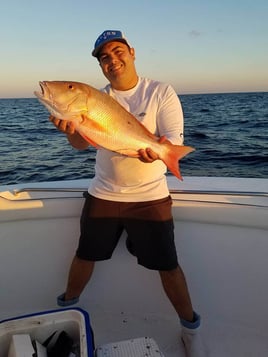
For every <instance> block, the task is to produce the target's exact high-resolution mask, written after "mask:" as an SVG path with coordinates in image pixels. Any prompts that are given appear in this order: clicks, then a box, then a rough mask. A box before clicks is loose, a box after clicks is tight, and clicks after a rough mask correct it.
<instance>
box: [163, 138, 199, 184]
mask: <svg viewBox="0 0 268 357" xmlns="http://www.w3.org/2000/svg"><path fill="white" fill-rule="evenodd" d="M192 151H195V149H194V148H192V147H191V146H183V145H182V146H180V145H172V144H169V145H168V146H167V151H166V154H165V157H164V158H163V161H164V163H165V164H166V166H167V167H168V169H169V170H170V171H171V172H172V173H173V175H175V176H176V177H178V179H179V180H181V181H182V180H183V178H182V176H181V173H180V168H179V160H180V159H182V158H183V157H184V156H186V155H187V154H189V153H190V152H192Z"/></svg>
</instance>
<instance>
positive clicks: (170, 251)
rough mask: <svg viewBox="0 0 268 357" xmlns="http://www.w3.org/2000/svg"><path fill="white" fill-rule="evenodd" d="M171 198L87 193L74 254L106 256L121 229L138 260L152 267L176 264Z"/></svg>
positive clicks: (90, 257)
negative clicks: (120, 197) (122, 198)
mask: <svg viewBox="0 0 268 357" xmlns="http://www.w3.org/2000/svg"><path fill="white" fill-rule="evenodd" d="M171 206H172V200H171V198H170V197H166V198H164V199H160V200H154V201H148V202H115V201H108V200H102V199H99V198H96V197H93V196H91V195H88V194H87V197H86V201H85V204H84V208H83V211H82V215H81V221H80V229H81V234H80V240H79V245H78V249H77V252H76V255H77V257H78V258H80V259H84V260H91V261H99V260H106V259H110V258H111V256H112V254H113V251H114V249H115V247H116V245H117V243H118V241H119V238H120V236H121V234H122V232H123V231H124V230H125V231H126V232H127V235H128V238H127V243H128V244H127V246H128V247H129V250H130V251H131V252H132V253H133V254H134V255H135V256H136V257H137V260H138V263H139V264H141V265H143V266H145V267H146V268H149V269H153V270H172V269H175V268H176V267H177V266H178V260H177V252H176V247H175V242H174V224H173V218H172V212H171Z"/></svg>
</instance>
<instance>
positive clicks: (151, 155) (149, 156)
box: [139, 136, 170, 163]
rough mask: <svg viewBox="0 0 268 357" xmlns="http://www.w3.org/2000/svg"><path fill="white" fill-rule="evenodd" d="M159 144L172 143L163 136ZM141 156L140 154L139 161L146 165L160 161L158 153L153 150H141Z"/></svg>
mask: <svg viewBox="0 0 268 357" xmlns="http://www.w3.org/2000/svg"><path fill="white" fill-rule="evenodd" d="M158 142H159V144H163V143H164V142H168V143H170V141H168V140H167V139H166V137H165V136H161V137H160V138H159V140H158ZM139 154H140V157H139V159H140V160H141V161H142V162H145V163H150V162H154V161H155V160H158V159H159V155H158V154H157V153H156V152H154V151H153V150H152V149H151V148H146V149H140V150H139Z"/></svg>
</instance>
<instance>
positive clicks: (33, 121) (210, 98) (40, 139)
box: [0, 92, 268, 185]
mask: <svg viewBox="0 0 268 357" xmlns="http://www.w3.org/2000/svg"><path fill="white" fill-rule="evenodd" d="M180 99H181V102H182V106H183V111H184V116H185V144H187V145H191V146H194V147H195V148H196V151H195V152H194V153H192V154H190V155H188V156H187V157H186V158H184V159H183V160H182V161H181V165H180V166H181V173H182V175H183V176H225V177H258V178H268V140H267V139H268V92H265V93H236V94H233V93H230V94H196V95H181V96H180ZM0 154H1V166H0V185H6V184H14V183H26V182H34V181H54V180H70V179H79V178H88V177H91V176H92V175H94V162H95V161H94V160H95V159H94V158H95V149H94V148H89V149H88V150H86V151H77V150H75V149H73V148H72V147H71V146H70V145H69V144H68V143H67V140H66V138H65V135H64V134H62V133H60V132H59V131H58V130H57V129H55V128H54V126H53V125H52V124H51V123H50V122H49V121H48V112H47V111H46V109H45V108H44V107H43V106H42V105H41V104H40V103H39V102H38V100H37V99H35V98H31V99H1V100H0Z"/></svg>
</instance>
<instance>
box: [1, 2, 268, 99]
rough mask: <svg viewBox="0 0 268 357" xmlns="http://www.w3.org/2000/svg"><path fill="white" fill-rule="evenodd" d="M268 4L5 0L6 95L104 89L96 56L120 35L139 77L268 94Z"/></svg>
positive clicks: (193, 88) (182, 88)
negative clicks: (97, 48)
mask: <svg viewBox="0 0 268 357" xmlns="http://www.w3.org/2000/svg"><path fill="white" fill-rule="evenodd" d="M267 19H268V1H267V0H240V1H238V0H224V1H223V0H202V1H201V0H200V1H198V0H166V1H163V0H143V1H142V0H135V1H126V0H125V1H124V0H113V1H106V0H102V1H98V0H95V1H91V0H87V1H86V0H43V1H39V0H23V1H22V0H6V1H1V4H0V44H1V47H0V98H21V97H23V98H27V97H33V96H34V95H33V92H34V91H35V90H38V89H39V85H38V82H39V81H42V80H72V81H80V82H85V83H88V84H90V85H91V86H94V87H97V88H102V87H103V86H105V85H106V82H107V81H106V79H105V77H104V76H103V74H102V72H101V69H100V67H99V65H98V62H97V60H96V59H95V58H93V57H92V56H91V51H92V49H93V45H94V42H95V40H96V38H97V37H98V35H99V34H101V33H102V32H103V31H104V30H122V31H123V32H124V33H125V35H126V37H127V38H128V40H129V42H130V43H131V45H132V46H133V47H134V48H135V51H136V67H137V71H138V74H139V75H140V76H143V77H149V78H153V79H156V80H160V81H163V82H167V83H170V84H171V85H172V86H173V87H174V89H175V90H176V92H177V93H178V94H187V93H190V94H193V93H221V92H255V91H265V92H267V91H268V20H267Z"/></svg>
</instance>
